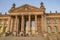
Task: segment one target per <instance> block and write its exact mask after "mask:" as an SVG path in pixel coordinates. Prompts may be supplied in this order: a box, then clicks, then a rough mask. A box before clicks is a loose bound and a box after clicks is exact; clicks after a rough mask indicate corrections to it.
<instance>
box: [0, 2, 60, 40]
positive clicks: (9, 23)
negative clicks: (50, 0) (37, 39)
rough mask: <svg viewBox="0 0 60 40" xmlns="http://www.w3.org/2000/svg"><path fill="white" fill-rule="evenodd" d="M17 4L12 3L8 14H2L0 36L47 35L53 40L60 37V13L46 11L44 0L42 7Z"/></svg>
mask: <svg viewBox="0 0 60 40" xmlns="http://www.w3.org/2000/svg"><path fill="white" fill-rule="evenodd" d="M15 6H16V5H15V4H13V5H12V7H11V9H10V10H9V13H8V14H0V36H45V37H46V38H47V37H48V39H51V38H52V39H51V40H57V39H59V35H60V13H58V12H57V11H56V12H55V13H51V11H50V13H46V12H45V11H46V9H45V6H44V4H43V2H41V3H40V8H37V7H34V6H31V5H28V4H25V5H22V6H20V7H17V8H16V7H15ZM53 37H55V38H56V39H55V38H53ZM59 40H60V39H59Z"/></svg>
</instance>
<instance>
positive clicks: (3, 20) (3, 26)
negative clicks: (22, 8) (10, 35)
mask: <svg viewBox="0 0 60 40" xmlns="http://www.w3.org/2000/svg"><path fill="white" fill-rule="evenodd" d="M4 31H5V30H4V20H3V25H2V30H1V32H4Z"/></svg>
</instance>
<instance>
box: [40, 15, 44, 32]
mask: <svg viewBox="0 0 60 40" xmlns="http://www.w3.org/2000/svg"><path fill="white" fill-rule="evenodd" d="M41 29H42V30H41V31H42V33H43V32H44V18H43V15H41Z"/></svg>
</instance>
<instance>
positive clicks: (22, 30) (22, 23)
mask: <svg viewBox="0 0 60 40" xmlns="http://www.w3.org/2000/svg"><path fill="white" fill-rule="evenodd" d="M21 21H22V22H21V32H22V33H24V16H23V15H22V20H21Z"/></svg>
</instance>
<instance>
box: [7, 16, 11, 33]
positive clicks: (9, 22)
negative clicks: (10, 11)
mask: <svg viewBox="0 0 60 40" xmlns="http://www.w3.org/2000/svg"><path fill="white" fill-rule="evenodd" d="M10 24H11V17H10V18H9V19H8V31H7V32H10Z"/></svg>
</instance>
